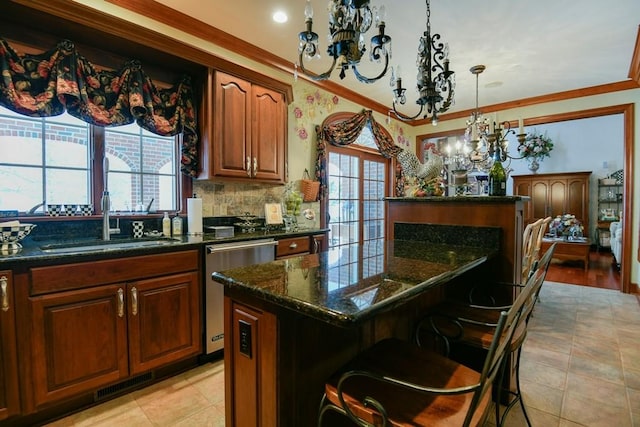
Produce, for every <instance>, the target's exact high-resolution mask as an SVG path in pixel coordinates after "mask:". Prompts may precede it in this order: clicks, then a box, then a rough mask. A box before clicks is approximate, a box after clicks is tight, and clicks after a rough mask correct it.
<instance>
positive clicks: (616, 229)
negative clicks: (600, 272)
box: [609, 221, 622, 266]
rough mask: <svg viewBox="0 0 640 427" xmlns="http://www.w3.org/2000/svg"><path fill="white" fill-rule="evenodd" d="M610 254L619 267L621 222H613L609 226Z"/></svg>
mask: <svg viewBox="0 0 640 427" xmlns="http://www.w3.org/2000/svg"><path fill="white" fill-rule="evenodd" d="M609 231H610V233H611V234H610V242H611V253H612V254H613V257H614V258H615V263H616V264H618V266H620V263H621V262H622V222H621V221H613V222H612V223H611V224H610V225H609Z"/></svg>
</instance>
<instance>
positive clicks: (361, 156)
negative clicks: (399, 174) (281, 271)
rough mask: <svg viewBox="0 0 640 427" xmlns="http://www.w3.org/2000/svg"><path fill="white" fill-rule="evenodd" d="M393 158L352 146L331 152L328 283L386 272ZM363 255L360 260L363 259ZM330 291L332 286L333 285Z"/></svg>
mask: <svg viewBox="0 0 640 427" xmlns="http://www.w3.org/2000/svg"><path fill="white" fill-rule="evenodd" d="M388 167H389V161H388V160H387V159H385V158H383V157H382V156H381V155H379V154H376V153H371V152H369V151H362V150H358V149H353V148H341V147H331V148H330V149H329V152H328V161H327V181H328V187H329V197H328V202H327V203H328V206H327V224H326V225H327V227H328V228H329V248H330V249H331V251H330V253H331V254H332V255H331V257H330V263H331V265H330V272H329V283H330V288H331V287H332V284H336V285H335V286H337V283H342V284H343V285H344V284H347V283H349V284H352V283H356V282H358V281H360V280H362V279H364V278H367V277H371V276H374V275H376V274H380V273H382V272H383V269H384V265H383V260H384V240H385V209H384V200H383V198H384V197H385V196H386V195H387V191H388V190H387V188H388V185H387V176H388V172H387V171H388ZM359 259H362V260H363V262H362V263H361V264H359V263H358V260H359ZM330 290H331V289H330Z"/></svg>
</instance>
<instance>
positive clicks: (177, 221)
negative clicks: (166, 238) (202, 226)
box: [173, 212, 182, 236]
mask: <svg viewBox="0 0 640 427" xmlns="http://www.w3.org/2000/svg"><path fill="white" fill-rule="evenodd" d="M173 235H174V236H181V235H182V218H180V215H178V212H176V216H174V217H173Z"/></svg>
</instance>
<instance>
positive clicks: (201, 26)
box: [12, 0, 640, 126]
mask: <svg viewBox="0 0 640 427" xmlns="http://www.w3.org/2000/svg"><path fill="white" fill-rule="evenodd" d="M12 1H13V2H15V3H18V4H22V5H25V6H27V7H30V8H33V9H36V10H40V11H42V12H46V13H49V14H53V15H55V16H58V17H61V18H65V19H69V20H72V21H74V22H78V23H82V24H84V25H88V26H90V27H92V28H95V29H97V30H100V31H104V32H106V33H109V34H113V35H116V36H119V37H124V38H129V39H132V38H135V41H136V42H138V43H142V44H144V45H146V46H149V47H152V48H155V49H163V50H165V51H169V52H172V53H179V54H180V56H182V57H183V58H184V59H186V60H190V61H194V62H196V63H198V64H202V65H206V66H210V67H214V68H221V69H225V70H229V71H232V72H235V73H236V74H242V73H243V70H249V69H247V67H244V66H239V65H238V64H233V63H232V62H230V61H227V60H225V59H222V58H219V57H217V56H215V55H213V54H211V53H209V52H206V51H203V50H201V49H198V48H196V47H193V46H189V45H186V44H185V43H184V42H182V41H179V40H175V39H173V38H171V37H168V36H166V35H164V34H160V33H158V32H155V31H152V30H149V29H147V28H143V27H141V26H139V25H136V24H133V23H130V22H128V21H125V20H124V19H121V18H117V17H114V16H112V15H109V14H107V13H104V12H101V11H99V10H97V9H94V8H90V7H87V6H84V5H81V4H79V3H76V2H69V1H65V0H12ZM105 1H106V2H109V3H112V4H114V5H117V6H119V7H122V8H124V9H126V10H129V11H131V12H134V13H138V14H140V15H143V16H146V17H148V18H150V19H153V20H155V21H158V22H160V23H162V24H165V25H169V26H171V27H173V28H175V29H177V30H179V31H183V32H185V33H187V34H190V35H193V36H195V37H198V38H201V39H203V40H207V41H210V42H212V43H214V44H216V45H219V46H220V47H222V48H225V49H228V50H230V51H232V52H236V53H238V54H240V55H242V56H244V57H246V58H248V59H250V60H252V61H255V62H257V63H260V64H263V65H267V66H270V67H272V68H275V69H277V70H280V71H284V72H287V73H291V74H293V69H292V64H290V63H289V62H287V61H285V60H284V59H283V58H280V57H278V56H275V55H273V54H271V53H270V52H267V51H265V50H263V49H260V48H258V47H256V46H254V45H252V44H250V43H248V42H246V41H244V40H241V39H239V38H237V37H234V36H232V35H230V34H228V33H226V32H224V31H221V30H219V29H217V28H215V27H212V26H211V25H208V24H205V23H203V22H201V21H198V20H197V19H195V18H192V17H190V16H188V15H185V14H183V13H181V12H177V11H175V10H174V9H171V8H169V7H167V6H165V5H163V4H161V3H158V2H156V1H155V0H105ZM134 25H135V26H136V31H135V34H132V31H131V27H132V26H134ZM249 71H252V72H253V73H255V74H260V73H259V72H258V71H255V70H249ZM630 76H631V79H630V80H626V81H622V82H617V83H610V84H605V85H599V86H593V87H589V88H582V89H575V90H569V91H565V92H558V93H553V94H548V95H541V96H536V97H531V98H525V99H520V100H516V101H511V102H506V103H501V104H493V105H486V106H482V111H483V112H484V113H490V112H494V111H503V110H507V109H512V108H521V107H526V106H531V105H536V104H543V103H549V102H557V101H563V100H568V99H573V98H581V97H585V96H593V95H599V94H604V93H610V92H617V91H623V90H630V89H637V88H638V87H640V29H639V33H638V39H637V40H636V48H635V51H634V56H633V60H632V65H631V70H630ZM241 77H242V76H241ZM244 77H247V76H244ZM299 78H304V79H305V80H307V81H309V82H310V83H311V84H313V85H315V86H317V87H319V88H322V89H324V90H327V91H329V92H331V93H334V94H335V95H337V96H340V97H342V98H344V99H347V100H349V101H351V102H354V103H356V104H358V105H360V106H362V107H364V108H366V109H370V110H373V111H376V112H378V113H381V114H384V115H387V114H388V113H389V107H388V106H386V105H383V104H380V103H378V102H375V101H373V100H371V99H369V98H367V97H365V96H363V95H362V94H360V93H357V92H355V91H352V90H349V89H346V88H345V87H343V86H341V85H339V84H338V83H335V82H333V81H330V80H324V81H319V82H316V81H314V80H311V79H310V78H308V77H306V76H304V75H299ZM283 84H284V83H283ZM287 95H288V97H289V96H291V98H289V99H288V101H289V102H291V100H292V99H293V98H292V93H291V91H289V93H288V94H287ZM472 111H473V109H469V110H464V111H457V112H455V113H449V114H446V113H445V114H442V115H441V116H440V121H446V120H454V119H458V118H466V117H468V116H469V115H470V114H471V112H472ZM429 123H430V120H429V119H423V120H417V121H414V122H407V123H406V124H407V125H411V126H424V125H427V124H429Z"/></svg>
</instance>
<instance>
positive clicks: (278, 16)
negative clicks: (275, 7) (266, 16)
mask: <svg viewBox="0 0 640 427" xmlns="http://www.w3.org/2000/svg"><path fill="white" fill-rule="evenodd" d="M288 19H289V17H288V16H287V14H286V13H284V12H283V11H281V10H279V11H277V12H276V13H274V14H273V20H274V21H276V22H277V23H278V24H282V23H284V22H287V20H288Z"/></svg>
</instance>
